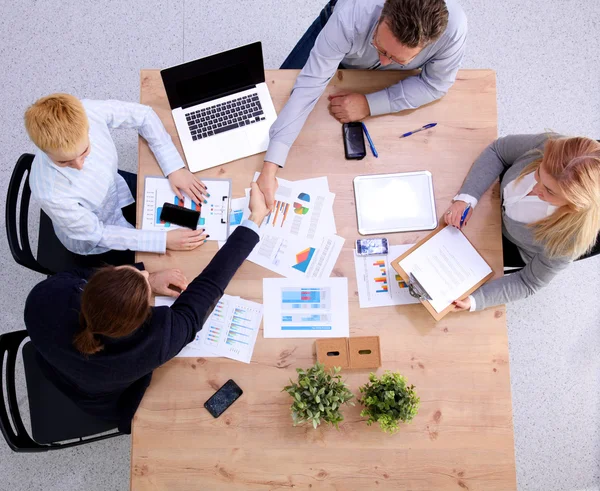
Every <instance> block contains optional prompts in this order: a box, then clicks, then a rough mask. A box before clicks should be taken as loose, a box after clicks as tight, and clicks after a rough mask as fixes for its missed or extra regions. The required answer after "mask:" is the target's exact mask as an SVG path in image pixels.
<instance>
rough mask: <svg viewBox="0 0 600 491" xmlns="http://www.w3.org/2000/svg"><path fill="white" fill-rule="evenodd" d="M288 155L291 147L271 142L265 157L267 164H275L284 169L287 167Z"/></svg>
mask: <svg viewBox="0 0 600 491" xmlns="http://www.w3.org/2000/svg"><path fill="white" fill-rule="evenodd" d="M288 153H290V147H288V146H287V145H286V144H285V143H281V142H277V141H273V140H271V141H270V142H269V148H267V153H266V155H265V162H273V163H274V164H277V165H278V166H279V167H283V166H284V165H285V161H286V159H287V156H288Z"/></svg>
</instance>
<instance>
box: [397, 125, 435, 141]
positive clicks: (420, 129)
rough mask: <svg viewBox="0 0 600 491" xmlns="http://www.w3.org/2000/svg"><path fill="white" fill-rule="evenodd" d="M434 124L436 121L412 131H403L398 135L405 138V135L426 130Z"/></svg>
mask: <svg viewBox="0 0 600 491" xmlns="http://www.w3.org/2000/svg"><path fill="white" fill-rule="evenodd" d="M436 125H437V123H429V124H426V125H425V126H423V127H422V128H419V129H418V130H413V131H409V132H408V133H404V134H403V135H401V136H400V138H406V137H407V136H410V135H414V134H415V133H418V132H419V131H423V130H428V129H429V128H433V127H434V126H436Z"/></svg>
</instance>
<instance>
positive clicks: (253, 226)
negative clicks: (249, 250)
mask: <svg viewBox="0 0 600 491" xmlns="http://www.w3.org/2000/svg"><path fill="white" fill-rule="evenodd" d="M240 227H246V228H249V229H250V230H252V231H254V232H256V235H258V236H259V237H260V231H259V228H258V225H256V223H254V222H253V221H252V220H244V221H243V222H242V223H241V225H240Z"/></svg>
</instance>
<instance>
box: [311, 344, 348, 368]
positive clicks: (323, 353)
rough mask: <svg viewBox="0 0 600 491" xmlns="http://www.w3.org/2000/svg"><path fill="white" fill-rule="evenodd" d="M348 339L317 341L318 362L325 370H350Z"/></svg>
mask: <svg viewBox="0 0 600 491" xmlns="http://www.w3.org/2000/svg"><path fill="white" fill-rule="evenodd" d="M347 341H348V338H323V339H317V361H318V362H319V363H322V364H323V365H325V368H333V367H340V368H349V367H350V364H349V358H348V342H347Z"/></svg>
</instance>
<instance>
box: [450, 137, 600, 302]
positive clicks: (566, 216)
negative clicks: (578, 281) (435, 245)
mask: <svg viewBox="0 0 600 491" xmlns="http://www.w3.org/2000/svg"><path fill="white" fill-rule="evenodd" d="M498 177H500V189H501V197H502V235H503V237H502V242H503V249H504V266H505V268H506V267H522V269H521V270H519V271H518V272H514V273H512V274H509V275H505V276H504V277H503V278H499V279H496V280H493V281H490V282H488V283H486V284H485V285H483V286H482V287H481V288H479V289H478V290H476V291H475V292H474V293H473V294H472V295H471V296H470V297H468V298H467V299H465V300H457V301H456V302H455V310H471V311H473V310H482V309H485V308H486V307H490V306H493V305H498V304H504V303H508V302H511V301H513V300H519V299H521V298H525V297H528V296H529V295H533V294H534V293H535V292H536V291H538V290H539V289H540V288H542V287H543V286H545V285H547V284H548V283H549V281H550V280H551V279H552V278H553V277H554V276H555V275H556V274H557V273H558V272H559V271H560V270H562V269H564V268H565V267H567V266H568V265H569V263H570V262H571V261H573V260H575V259H578V258H580V257H582V256H584V255H585V254H587V253H588V252H589V251H590V250H591V249H592V248H593V247H594V245H595V244H596V240H597V237H598V233H599V232H600V143H598V142H596V141H595V140H592V139H590V138H583V137H575V138H566V137H562V136H559V135H554V134H552V135H548V134H542V135H514V136H507V137H504V138H500V139H498V140H496V141H495V142H494V143H492V144H491V145H490V146H489V147H488V148H487V149H486V150H484V152H483V153H482V154H481V155H480V156H479V158H478V159H477V160H476V161H475V163H474V164H473V166H472V167H471V170H470V171H469V174H468V175H467V177H466V179H465V182H464V183H463V185H462V187H461V189H460V191H459V194H458V195H457V196H455V197H454V200H453V202H452V204H451V205H450V207H449V208H448V210H447V211H446V213H445V215H444V217H445V220H446V223H447V224H448V225H453V226H455V227H460V218H461V215H462V214H463V212H464V211H465V209H466V208H467V206H468V205H469V204H470V205H471V211H469V215H468V216H467V219H466V221H465V223H464V225H463V226H466V225H467V224H468V222H469V220H470V218H471V214H472V212H473V209H474V208H475V206H476V205H477V202H478V200H479V199H480V198H481V196H482V194H483V193H484V192H485V191H486V190H487V189H488V188H489V187H490V186H491V185H492V184H493V183H494V182H495V180H496V179H497V178H498Z"/></svg>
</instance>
